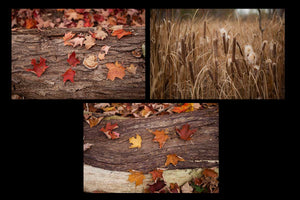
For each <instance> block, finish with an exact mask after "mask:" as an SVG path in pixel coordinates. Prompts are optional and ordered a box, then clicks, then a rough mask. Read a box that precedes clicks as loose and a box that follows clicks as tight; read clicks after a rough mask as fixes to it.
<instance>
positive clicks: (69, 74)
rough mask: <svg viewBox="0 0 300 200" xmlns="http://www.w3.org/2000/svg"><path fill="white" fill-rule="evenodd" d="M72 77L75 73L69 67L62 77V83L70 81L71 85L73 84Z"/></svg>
mask: <svg viewBox="0 0 300 200" xmlns="http://www.w3.org/2000/svg"><path fill="white" fill-rule="evenodd" d="M74 75H75V71H74V70H72V68H71V67H70V68H69V69H68V70H67V71H66V72H65V73H64V74H63V75H61V76H63V77H64V80H63V81H64V83H65V82H66V81H67V80H70V81H71V82H72V83H74Z"/></svg>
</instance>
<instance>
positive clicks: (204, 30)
mask: <svg viewBox="0 0 300 200" xmlns="http://www.w3.org/2000/svg"><path fill="white" fill-rule="evenodd" d="M203 38H204V39H205V38H206V21H204V28H203Z"/></svg>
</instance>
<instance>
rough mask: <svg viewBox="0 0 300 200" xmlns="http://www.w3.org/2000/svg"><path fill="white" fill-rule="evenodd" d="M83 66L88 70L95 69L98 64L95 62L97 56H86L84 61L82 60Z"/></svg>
mask: <svg viewBox="0 0 300 200" xmlns="http://www.w3.org/2000/svg"><path fill="white" fill-rule="evenodd" d="M83 65H84V66H86V67H87V68H89V69H94V68H96V67H97V65H98V62H97V56H95V55H93V54H89V55H87V56H86V57H85V58H84V60H83Z"/></svg>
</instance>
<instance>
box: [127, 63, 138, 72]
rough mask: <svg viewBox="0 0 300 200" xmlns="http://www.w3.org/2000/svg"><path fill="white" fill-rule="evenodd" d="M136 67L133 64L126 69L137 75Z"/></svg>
mask: <svg viewBox="0 0 300 200" xmlns="http://www.w3.org/2000/svg"><path fill="white" fill-rule="evenodd" d="M136 68H137V67H136V66H134V65H133V64H130V66H129V67H126V70H127V71H128V72H129V73H131V74H136Z"/></svg>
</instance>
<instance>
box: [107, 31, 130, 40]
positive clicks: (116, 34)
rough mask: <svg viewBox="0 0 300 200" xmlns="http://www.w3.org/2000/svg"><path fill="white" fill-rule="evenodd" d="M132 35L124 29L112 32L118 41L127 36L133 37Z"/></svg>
mask: <svg viewBox="0 0 300 200" xmlns="http://www.w3.org/2000/svg"><path fill="white" fill-rule="evenodd" d="M131 34H132V33H131V32H130V31H125V30H123V29H118V30H114V31H113V32H112V34H111V35H112V36H117V37H118V39H121V38H122V37H124V36H126V35H131Z"/></svg>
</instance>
